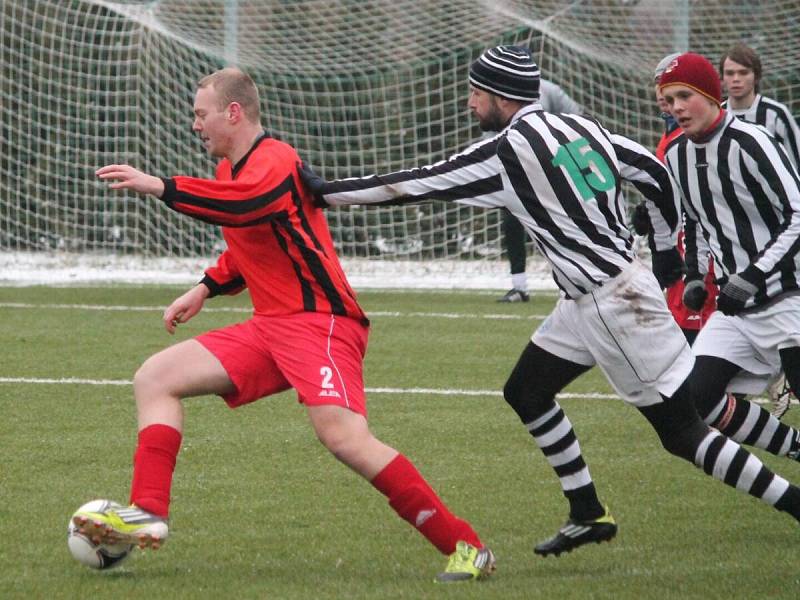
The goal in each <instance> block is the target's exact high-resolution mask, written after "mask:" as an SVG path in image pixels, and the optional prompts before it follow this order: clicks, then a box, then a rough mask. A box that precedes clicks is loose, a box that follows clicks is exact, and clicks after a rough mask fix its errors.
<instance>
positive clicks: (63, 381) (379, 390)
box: [0, 377, 798, 404]
mask: <svg viewBox="0 0 800 600" xmlns="http://www.w3.org/2000/svg"><path fill="white" fill-rule="evenodd" d="M2 383H22V384H29V385H67V384H72V385H111V386H113V385H117V386H121V385H132V384H133V382H132V381H129V380H126V379H80V378H77V377H59V378H56V377H0V384H2ZM365 391H366V392H367V393H368V394H394V395H402V396H413V395H423V396H502V395H503V393H502V392H501V391H500V390H452V389H446V388H392V387H375V388H369V387H368V388H366V390H365ZM556 398H558V399H560V400H563V399H578V400H619V399H620V398H619V396H617V395H616V394H599V393H591V394H576V393H571V392H564V393H561V394H557V395H556ZM752 400H753V401H754V402H756V403H758V404H765V403H767V402H768V400H766V399H764V398H752ZM792 404H798V401H797V400H796V399H793V400H792Z"/></svg>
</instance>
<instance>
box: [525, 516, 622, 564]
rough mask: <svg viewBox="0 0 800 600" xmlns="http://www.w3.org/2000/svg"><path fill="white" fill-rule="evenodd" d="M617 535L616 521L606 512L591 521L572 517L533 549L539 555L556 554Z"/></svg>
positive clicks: (604, 540) (608, 540)
mask: <svg viewBox="0 0 800 600" xmlns="http://www.w3.org/2000/svg"><path fill="white" fill-rule="evenodd" d="M615 535H617V523H616V521H614V517H612V516H611V513H610V512H608V508H606V513H605V514H604V515H603V516H602V517H600V518H598V519H593V520H592V521H576V520H574V519H572V518H570V519H568V520H567V522H566V523H564V525H563V526H562V527H561V529H559V530H558V533H556V534H555V535H554V536H553V537H551V538H550V539H549V540H545V541H544V542H542V543H541V544H539V545H537V546H536V547H535V548H534V549H533V551H534V552H535V553H536V554H538V555H539V556H550V555H551V554H555V555H556V556H558V555H559V554H561V553H562V552H571V551H572V550H573V549H575V548H578V547H579V546H583V545H584V544H589V543H591V542H594V543H596V544H599V543H600V542H610V541H611V540H612V539H613V538H614V536H615Z"/></svg>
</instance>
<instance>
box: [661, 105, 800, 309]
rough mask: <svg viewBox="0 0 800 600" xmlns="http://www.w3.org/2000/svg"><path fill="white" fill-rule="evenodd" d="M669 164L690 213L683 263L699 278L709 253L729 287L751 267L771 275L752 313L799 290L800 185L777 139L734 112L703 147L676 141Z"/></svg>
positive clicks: (751, 302) (750, 302)
mask: <svg viewBox="0 0 800 600" xmlns="http://www.w3.org/2000/svg"><path fill="white" fill-rule="evenodd" d="M666 162H667V165H668V167H669V169H670V171H671V172H672V174H673V175H674V177H675V179H676V181H677V182H678V185H679V187H680V189H681V194H682V196H683V205H684V208H685V210H686V263H687V265H688V267H689V269H690V270H691V269H697V270H698V271H700V272H702V270H703V269H702V265H703V262H704V261H703V260H699V261H698V257H703V256H705V253H706V251H710V252H711V256H712V257H713V259H714V263H715V266H714V272H715V273H716V274H717V280H718V281H719V282H720V283H724V282H725V281H726V280H727V277H728V276H729V275H731V274H733V273H738V272H741V271H743V270H744V269H745V268H746V267H747V266H748V265H750V264H751V263H752V264H753V265H754V266H755V267H756V268H758V269H759V270H760V271H762V272H763V273H766V274H767V275H768V278H767V280H766V284H765V285H764V286H762V289H760V290H759V291H758V292H757V293H756V295H755V297H754V298H751V299H750V300H748V303H747V305H746V306H747V307H752V306H758V305H763V304H765V303H767V302H768V301H770V300H771V299H773V298H775V297H777V296H779V295H781V294H782V293H784V292H787V291H790V290H796V289H798V271H799V270H800V260H798V250H800V212H799V211H800V178H798V175H797V172H796V171H795V170H794V168H793V167H792V165H791V162H790V161H789V157H788V156H787V154H786V152H785V151H784V149H783V148H782V147H781V146H780V144H779V143H778V142H777V140H776V139H775V138H774V137H772V136H771V135H769V134H768V133H767V132H766V131H765V130H764V129H763V128H762V127H760V126H758V125H754V124H752V123H748V122H745V121H740V120H739V119H736V118H735V117H734V116H733V115H732V114H730V113H729V112H726V113H725V116H724V118H723V120H722V122H721V123H720V125H719V127H718V129H717V131H716V132H715V133H714V134H713V135H712V136H711V138H710V139H708V140H707V141H705V142H704V143H695V142H692V141H691V140H689V139H688V138H687V137H686V136H680V137H679V138H677V139H676V140H675V141H674V142H673V143H672V144H671V145H670V146H669V147H668V148H667V152H666Z"/></svg>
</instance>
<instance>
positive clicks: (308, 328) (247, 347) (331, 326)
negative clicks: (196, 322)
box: [196, 312, 369, 416]
mask: <svg viewBox="0 0 800 600" xmlns="http://www.w3.org/2000/svg"><path fill="white" fill-rule="evenodd" d="M368 332H369V330H368V328H367V327H364V326H363V325H362V324H361V323H359V322H358V321H356V320H354V319H351V318H348V317H338V316H334V315H331V314H324V313H313V312H303V313H296V314H292V315H286V316H283V317H263V316H258V315H256V316H254V317H253V318H252V319H250V320H249V321H245V322H244V323H237V324H236V325H230V326H228V327H223V328H222V329H216V330H214V331H209V332H208V333H204V334H202V335H200V336H198V337H197V338H196V339H197V341H198V342H200V343H201V344H203V346H205V347H206V349H208V350H209V352H211V353H212V354H213V355H214V356H215V357H217V359H218V360H219V361H220V363H222V367H223V368H224V369H225V371H226V372H227V373H228V376H229V377H230V378H231V381H232V382H233V385H234V386H235V387H236V392H234V393H232V394H227V395H225V396H223V398H224V399H225V402H227V403H228V406H230V407H231V408H235V407H237V406H241V405H242V404H247V403H249V402H254V401H256V400H258V399H259V398H263V397H264V396H269V395H270V394H275V393H278V392H282V391H284V390H288V389H289V388H294V389H295V390H297V399H298V400H299V401H300V402H302V403H303V404H306V405H308V406H317V405H323V404H334V405H336V406H343V407H345V408H348V409H350V410H352V411H353V412H356V413H358V414H361V415H364V416H366V415H367V403H366V398H365V395H364V377H363V363H364V354H365V353H366V351H367V337H368Z"/></svg>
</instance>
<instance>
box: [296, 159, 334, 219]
mask: <svg viewBox="0 0 800 600" xmlns="http://www.w3.org/2000/svg"><path fill="white" fill-rule="evenodd" d="M297 173H298V174H299V175H300V179H302V180H303V183H304V184H305V186H306V187H307V188H308V189H309V191H310V192H311V194H312V195H313V196H314V204H315V205H317V206H319V207H320V208H325V207H327V206H328V203H327V202H325V199H324V198H323V197H322V193H323V191H324V189H325V186H326V185H327V184H328V182H327V181H325V180H324V179H323V178H322V177H320V176H319V175H317V173H316V172H315V171H314V169H312V168H311V167H310V166H309V165H307V164H306V163H304V162H299V163H297Z"/></svg>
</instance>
